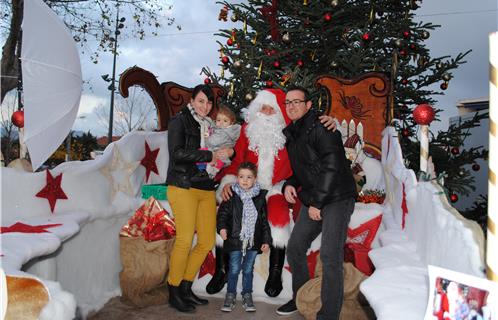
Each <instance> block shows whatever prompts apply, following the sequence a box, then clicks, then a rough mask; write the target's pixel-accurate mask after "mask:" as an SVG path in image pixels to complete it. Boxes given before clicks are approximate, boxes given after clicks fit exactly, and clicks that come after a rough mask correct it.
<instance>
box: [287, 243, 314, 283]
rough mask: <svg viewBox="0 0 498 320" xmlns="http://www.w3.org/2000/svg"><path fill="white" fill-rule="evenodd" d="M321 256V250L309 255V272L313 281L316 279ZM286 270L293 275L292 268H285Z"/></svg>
mask: <svg viewBox="0 0 498 320" xmlns="http://www.w3.org/2000/svg"><path fill="white" fill-rule="evenodd" d="M319 254H320V250H316V251H310V253H309V254H308V258H307V259H308V270H309V272H310V279H313V278H314V277H315V269H316V261H317V258H318V255H319ZM285 269H287V270H288V271H289V272H291V273H292V271H291V269H290V266H285Z"/></svg>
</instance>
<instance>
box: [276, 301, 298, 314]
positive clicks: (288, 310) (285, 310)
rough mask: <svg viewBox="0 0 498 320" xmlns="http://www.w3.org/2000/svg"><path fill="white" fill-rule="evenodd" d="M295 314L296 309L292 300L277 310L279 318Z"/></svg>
mask: <svg viewBox="0 0 498 320" xmlns="http://www.w3.org/2000/svg"><path fill="white" fill-rule="evenodd" d="M296 312H297V307H296V302H295V301H294V300H289V301H288V302H287V303H286V304H284V305H283V306H281V307H280V308H278V309H277V314H278V315H281V316H288V315H290V314H293V313H296Z"/></svg>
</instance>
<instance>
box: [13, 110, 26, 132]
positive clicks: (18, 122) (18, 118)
mask: <svg viewBox="0 0 498 320" xmlns="http://www.w3.org/2000/svg"><path fill="white" fill-rule="evenodd" d="M10 120H12V123H13V124H14V125H15V126H16V127H18V128H23V127H24V111H23V110H18V111H15V112H14V113H12V117H11V118H10Z"/></svg>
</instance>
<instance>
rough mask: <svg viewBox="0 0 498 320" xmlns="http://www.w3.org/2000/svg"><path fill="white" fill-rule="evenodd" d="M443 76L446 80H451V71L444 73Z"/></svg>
mask: <svg viewBox="0 0 498 320" xmlns="http://www.w3.org/2000/svg"><path fill="white" fill-rule="evenodd" d="M441 78H443V80H444V81H450V79H451V76H450V74H449V73H443V76H442V77H441Z"/></svg>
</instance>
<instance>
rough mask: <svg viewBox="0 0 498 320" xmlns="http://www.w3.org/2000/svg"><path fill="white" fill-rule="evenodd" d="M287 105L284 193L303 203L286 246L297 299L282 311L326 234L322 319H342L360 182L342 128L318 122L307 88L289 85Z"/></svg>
mask: <svg viewBox="0 0 498 320" xmlns="http://www.w3.org/2000/svg"><path fill="white" fill-rule="evenodd" d="M285 106H286V112H287V116H288V117H289V118H290V120H291V121H292V123H291V124H290V125H288V126H287V127H286V128H285V129H284V134H285V136H286V139H287V143H286V148H287V152H288V154H289V159H290V162H291V166H292V171H293V176H292V177H291V178H289V179H288V180H287V181H286V182H285V184H284V188H283V190H284V196H285V199H286V200H287V201H288V202H289V203H295V202H296V197H299V200H301V202H302V204H303V205H302V207H301V211H300V213H299V217H298V218H297V221H296V224H295V225H294V229H293V230H292V233H291V237H290V239H289V243H288V246H287V261H288V262H289V266H290V269H291V271H292V291H293V299H292V300H290V301H289V302H287V303H286V304H285V305H283V306H281V307H280V308H278V309H277V313H278V314H279V315H288V314H291V313H294V312H296V311H297V308H296V303H295V298H296V293H297V291H298V290H299V288H300V287H301V286H302V285H303V284H304V283H306V282H307V281H308V280H309V270H308V262H307V259H306V252H307V250H308V248H309V247H310V245H311V242H312V241H313V240H314V239H315V238H316V237H318V235H319V234H320V233H322V242H321V243H322V245H321V248H320V257H321V260H322V265H323V278H322V289H321V299H322V308H321V309H320V311H319V312H318V314H317V319H327V320H338V319H339V315H340V312H341V307H342V300H343V266H342V264H343V260H344V243H345V241H346V233H347V228H348V224H349V220H350V217H351V214H352V213H353V209H354V202H355V198H356V195H357V194H356V187H355V181H354V179H353V175H352V173H351V169H350V167H349V163H348V161H347V160H346V155H345V152H344V146H343V144H342V138H341V133H340V132H339V131H328V130H326V129H325V128H323V126H321V125H318V124H319V120H318V116H317V114H316V113H315V112H314V111H310V108H311V101H310V100H309V97H308V92H307V91H306V89H304V88H301V87H293V88H290V89H289V90H288V91H287V95H286V98H285Z"/></svg>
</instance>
